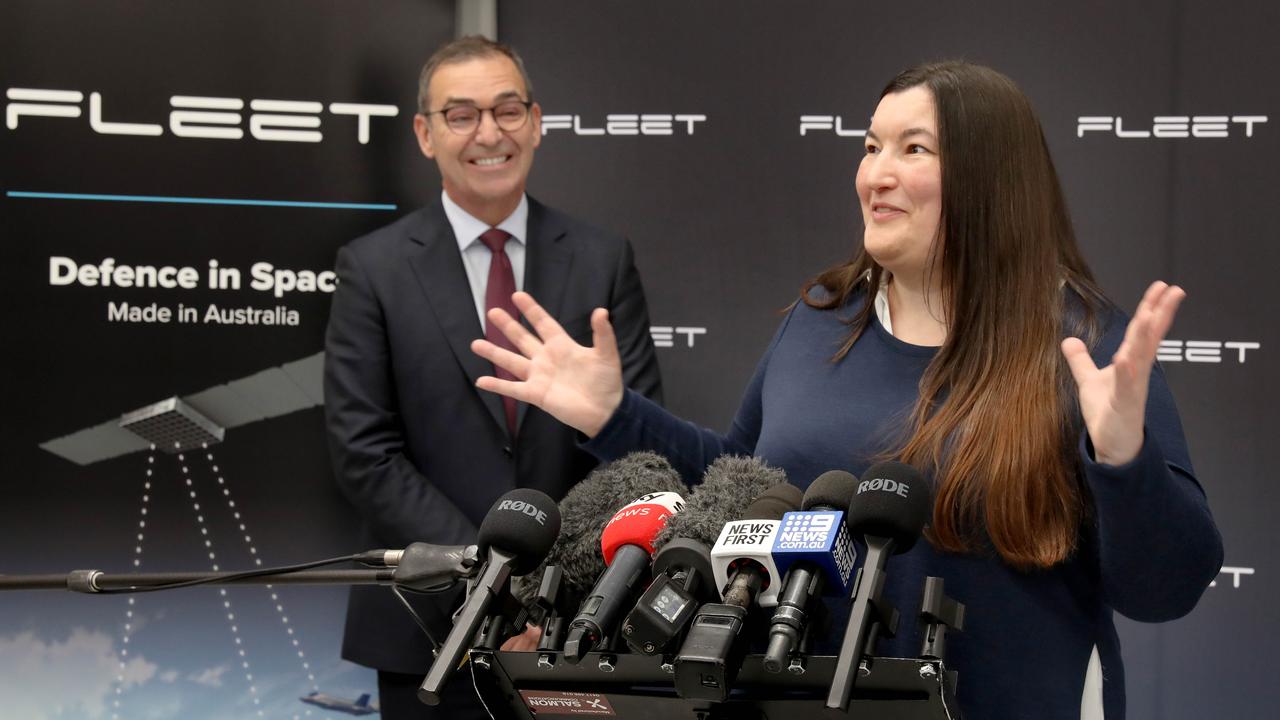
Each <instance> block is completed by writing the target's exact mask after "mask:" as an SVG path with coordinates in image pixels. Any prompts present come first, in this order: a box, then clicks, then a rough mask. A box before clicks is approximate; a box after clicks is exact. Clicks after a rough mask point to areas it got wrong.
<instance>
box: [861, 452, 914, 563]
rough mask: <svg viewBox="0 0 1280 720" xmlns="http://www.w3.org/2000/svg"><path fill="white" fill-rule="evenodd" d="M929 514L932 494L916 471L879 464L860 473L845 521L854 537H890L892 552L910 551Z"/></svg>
mask: <svg viewBox="0 0 1280 720" xmlns="http://www.w3.org/2000/svg"><path fill="white" fill-rule="evenodd" d="M932 512H933V493H932V490H931V488H930V487H929V484H928V482H927V481H926V480H925V479H924V476H923V475H921V474H920V472H919V471H918V470H916V469H915V468H913V467H911V466H910V465H904V464H902V463H900V462H893V461H888V462H882V463H877V464H875V465H872V466H871V467H870V468H867V471H866V472H864V473H862V479H861V480H859V481H858V484H857V489H856V490H854V493H853V499H852V501H850V503H849V513H848V515H846V516H845V522H846V523H847V524H848V526H849V532H851V533H853V534H854V535H855V536H862V535H878V536H880V537H887V538H893V540H894V552H895V553H902V552H906V551H907V550H910V549H911V547H912V546H913V545H915V543H916V540H917V539H919V537H920V533H921V532H922V531H923V530H924V526H925V523H927V522H928V521H929V516H930V514H931V513H932Z"/></svg>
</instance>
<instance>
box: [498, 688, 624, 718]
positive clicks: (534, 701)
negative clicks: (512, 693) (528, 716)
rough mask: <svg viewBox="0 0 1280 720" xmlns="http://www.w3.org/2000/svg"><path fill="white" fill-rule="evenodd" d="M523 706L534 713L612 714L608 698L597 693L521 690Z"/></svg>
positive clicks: (613, 713)
mask: <svg viewBox="0 0 1280 720" xmlns="http://www.w3.org/2000/svg"><path fill="white" fill-rule="evenodd" d="M520 697H522V698H524V704H525V707H527V708H529V712H531V713H533V714H534V715H539V716H541V715H595V716H606V715H607V716H613V715H617V713H615V712H614V711H613V706H612V705H610V704H609V698H607V697H605V696H604V695H601V694H599V693H582V692H556V691H553V690H521V691H520Z"/></svg>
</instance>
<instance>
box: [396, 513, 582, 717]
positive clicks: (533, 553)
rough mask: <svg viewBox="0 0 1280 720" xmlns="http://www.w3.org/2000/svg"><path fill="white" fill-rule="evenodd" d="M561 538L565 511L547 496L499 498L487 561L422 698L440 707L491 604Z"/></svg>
mask: <svg viewBox="0 0 1280 720" xmlns="http://www.w3.org/2000/svg"><path fill="white" fill-rule="evenodd" d="M559 534H560V511H559V509H557V508H556V504H555V502H553V501H552V500H551V498H549V497H547V496H546V495H545V494H544V493H541V492H538V491H537V490H533V489H529V488H520V489H517V490H512V491H511V492H509V493H507V494H505V495H503V496H502V497H500V498H498V501H497V502H496V503H494V504H493V507H492V508H490V510H489V514H488V515H485V517H484V520H483V521H482V522H481V523H480V532H479V543H478V544H479V549H480V556H481V557H483V558H486V562H485V566H484V569H483V570H481V571H480V577H479V579H478V580H476V582H475V584H474V585H473V586H472V587H471V588H470V594H469V595H468V596H467V599H466V602H464V603H463V605H462V607H461V608H459V610H458V612H457V613H456V614H455V615H454V622H453V629H452V630H450V631H449V637H447V638H445V641H444V644H443V645H442V646H441V647H440V649H439V651H438V652H437V653H436V658H435V661H434V662H433V663H432V664H431V669H430V670H428V671H427V676H426V678H424V679H423V681H422V685H421V686H420V687H419V688H418V699H419V700H421V701H422V702H424V703H426V704H428V705H439V704H440V691H441V688H443V687H444V684H445V682H446V681H448V679H449V677H450V676H451V675H452V674H453V671H454V670H455V669H456V668H457V667H458V663H459V661H460V660H461V659H462V655H463V653H465V652H466V651H467V648H468V647H470V645H471V642H472V640H473V639H474V638H475V635H476V630H478V629H479V628H480V623H481V622H482V621H483V620H484V618H485V616H486V614H487V612H488V609H489V605H490V604H491V603H492V602H493V601H494V598H495V597H497V596H498V595H499V594H501V593H504V592H506V588H507V581H508V579H509V578H510V577H511V576H512V575H524V574H526V573H528V572H530V571H531V570H533V569H534V568H535V567H537V565H538V563H540V562H542V560H543V558H545V557H546V556H547V552H548V551H549V550H550V549H551V544H552V543H553V542H555V539H556V536H557V535H559Z"/></svg>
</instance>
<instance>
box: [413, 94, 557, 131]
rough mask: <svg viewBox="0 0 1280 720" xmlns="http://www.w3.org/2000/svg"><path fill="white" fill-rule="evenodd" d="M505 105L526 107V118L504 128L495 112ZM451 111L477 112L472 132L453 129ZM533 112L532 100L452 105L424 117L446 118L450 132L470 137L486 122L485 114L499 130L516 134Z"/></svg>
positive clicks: (427, 113)
mask: <svg viewBox="0 0 1280 720" xmlns="http://www.w3.org/2000/svg"><path fill="white" fill-rule="evenodd" d="M503 105H520V106H522V107H524V117H523V118H522V119H521V120H520V124H519V125H516V126H514V127H503V125H502V121H501V120H499V119H498V115H497V113H495V112H494V110H497V109H498V108H500V107H502V106H503ZM451 110H475V111H476V124H475V127H473V128H471V129H470V130H458V129H457V128H455V127H453V125H450V124H449V115H448V113H449V112H450V111H451ZM532 110H533V101H532V100H503V101H502V102H500V103H498V104H497V105H490V106H489V107H477V106H475V105H450V106H449V107H446V108H440V109H439V110H432V111H430V112H425V113H422V116H423V117H426V118H430V117H431V116H432V115H439V116H441V117H442V118H444V125H445V127H447V128H449V131H450V132H452V133H454V134H455V135H470V134H472V133H474V132H475V131H476V130H478V129H479V128H480V123H481V122H482V121H483V120H484V114H485V113H489V116H490V117H492V118H493V124H495V125H497V126H498V129H499V130H501V131H503V132H515V131H517V130H519V129H520V128H522V127H524V126H525V123H527V122H529V116H530V115H531V114H532Z"/></svg>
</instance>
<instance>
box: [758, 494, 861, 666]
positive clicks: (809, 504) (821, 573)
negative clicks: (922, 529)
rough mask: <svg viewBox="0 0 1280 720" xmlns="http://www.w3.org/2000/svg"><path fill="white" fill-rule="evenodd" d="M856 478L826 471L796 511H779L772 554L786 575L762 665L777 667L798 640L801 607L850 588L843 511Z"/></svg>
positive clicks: (848, 545)
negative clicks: (780, 519)
mask: <svg viewBox="0 0 1280 720" xmlns="http://www.w3.org/2000/svg"><path fill="white" fill-rule="evenodd" d="M857 484H858V478H856V477H854V476H853V475H851V474H849V473H847V472H844V471H842V470H832V471H830V472H825V473H823V474H821V475H819V476H818V477H817V479H816V480H814V481H813V484H812V485H810V486H809V489H808V490H806V491H805V493H804V505H803V508H804V510H802V511H801V512H789V513H787V514H786V515H783V516H782V527H781V528H780V529H779V530H778V534H777V536H776V537H775V538H774V541H773V559H774V562H775V563H776V564H777V566H778V572H779V573H782V574H783V577H785V578H786V580H785V581H784V582H783V584H782V590H781V592H779V593H778V607H777V609H776V610H775V611H774V613H773V620H772V627H770V629H769V648H768V650H767V651H766V652H765V656H764V668H765V670H768V671H769V672H775V673H776V672H781V671H782V668H783V666H784V665H785V664H786V662H787V658H788V657H789V656H790V655H791V651H792V650H794V649H795V647H796V644H797V643H798V642H799V640H800V634H801V633H802V632H803V631H804V625H805V621H806V616H805V609H806V608H807V607H808V606H809V603H810V602H812V601H813V599H814V598H815V597H818V596H820V595H834V596H838V597H843V596H844V595H846V594H847V593H848V592H849V580H850V577H851V575H852V573H853V562H854V558H855V555H854V551H853V543H852V541H850V539H849V529H848V527H846V526H845V522H844V518H845V512H844V511H846V510H848V509H849V498H851V497H852V496H853V493H854V490H855V488H856V487H857Z"/></svg>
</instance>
